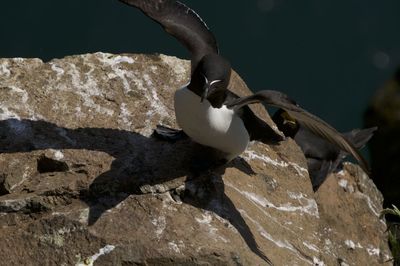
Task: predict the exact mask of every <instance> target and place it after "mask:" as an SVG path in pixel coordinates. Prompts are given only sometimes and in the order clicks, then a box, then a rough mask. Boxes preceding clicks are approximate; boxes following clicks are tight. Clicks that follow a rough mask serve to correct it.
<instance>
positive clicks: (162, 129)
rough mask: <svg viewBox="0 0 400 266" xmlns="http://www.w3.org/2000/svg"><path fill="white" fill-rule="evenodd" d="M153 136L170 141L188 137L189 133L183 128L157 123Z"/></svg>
mask: <svg viewBox="0 0 400 266" xmlns="http://www.w3.org/2000/svg"><path fill="white" fill-rule="evenodd" d="M153 136H154V137H156V138H158V139H161V140H165V141H169V142H176V141H178V140H182V139H186V138H187V135H186V134H185V132H183V130H178V129H174V128H169V127H166V126H162V125H157V127H156V129H154V132H153Z"/></svg>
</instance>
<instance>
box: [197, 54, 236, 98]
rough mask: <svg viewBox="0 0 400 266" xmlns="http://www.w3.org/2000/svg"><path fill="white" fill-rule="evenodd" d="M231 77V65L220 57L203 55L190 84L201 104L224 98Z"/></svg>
mask: <svg viewBox="0 0 400 266" xmlns="http://www.w3.org/2000/svg"><path fill="white" fill-rule="evenodd" d="M230 76H231V65H230V63H229V62H228V61H227V60H226V59H224V58H223V57H222V56H220V55H217V54H208V55H205V56H204V57H203V58H202V59H201V60H200V62H199V64H198V65H197V67H196V69H195V71H194V73H193V76H192V82H194V85H195V86H196V87H197V88H196V91H197V93H198V95H199V96H200V97H201V101H202V102H203V101H204V100H205V99H207V100H209V101H210V102H213V100H216V99H220V98H221V97H223V98H224V97H225V94H226V89H227V87H228V84H229V80H230Z"/></svg>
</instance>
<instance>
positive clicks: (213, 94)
mask: <svg viewBox="0 0 400 266" xmlns="http://www.w3.org/2000/svg"><path fill="white" fill-rule="evenodd" d="M120 1H122V2H123V3H125V4H128V5H130V6H133V7H136V8H139V9H140V10H141V11H142V12H143V13H144V14H145V15H147V16H148V17H150V18H151V19H153V20H154V21H156V22H157V23H159V24H160V25H161V26H162V27H163V28H164V29H165V31H166V32H168V33H169V34H171V35H172V36H174V37H175V38H176V39H177V40H178V41H179V42H181V43H182V44H183V45H184V46H185V47H186V48H187V49H188V50H189V51H190V53H191V80H190V82H189V84H188V85H186V86H184V87H183V88H181V89H179V90H177V91H176V92H175V99H174V105H175V116H176V120H177V122H178V124H179V126H180V127H181V128H182V129H183V132H184V133H185V134H186V135H188V136H189V137H190V138H191V139H193V140H194V141H195V142H197V143H200V144H202V145H205V146H209V147H212V148H214V149H215V150H218V151H219V152H222V154H223V160H224V162H228V161H230V160H232V159H234V158H235V157H237V156H238V155H240V154H241V153H242V152H243V151H244V150H245V149H246V148H247V146H248V144H249V142H250V141H252V140H258V141H262V142H264V143H277V142H278V141H281V140H283V139H284V138H283V137H282V136H281V135H280V134H278V133H276V132H275V131H274V130H273V129H272V128H271V127H270V126H268V125H267V124H266V123H265V122H264V121H263V120H261V119H260V118H258V117H257V116H256V115H255V114H254V113H253V112H252V111H251V110H250V108H249V106H248V105H249V104H253V103H265V104H267V105H271V106H274V107H278V108H282V109H284V110H286V111H287V112H288V113H289V114H290V115H291V116H292V117H294V118H295V119H296V120H298V121H299V122H302V124H303V125H304V126H305V127H307V128H308V129H309V130H311V131H312V132H313V133H315V134H316V135H317V136H320V137H322V138H324V139H326V140H327V141H329V142H330V143H332V144H333V145H335V146H337V147H339V149H341V150H344V151H346V152H348V153H350V154H352V155H353V156H354V157H355V158H356V159H357V160H358V161H360V162H361V164H362V166H363V167H364V169H367V165H366V163H365V161H364V160H363V158H362V156H361V155H360V154H359V153H358V151H357V149H356V148H355V147H354V146H353V144H352V143H350V142H349V141H348V140H347V139H345V138H344V137H343V136H342V135H341V134H339V133H338V132H337V131H336V130H335V129H334V128H332V127H331V126H329V125H328V124H327V123H326V122H324V121H322V120H321V119H319V118H318V117H316V116H314V115H312V114H310V113H309V112H307V111H305V110H304V109H302V108H300V107H299V106H298V105H297V104H296V103H295V102H294V101H292V100H291V99H289V98H288V97H287V96H286V95H285V94H283V93H281V92H278V91H260V92H258V93H255V94H253V95H251V96H248V97H239V96H237V95H236V94H234V93H233V92H232V91H230V90H228V84H229V82H230V78H231V71H232V69H231V65H230V63H229V62H228V61H227V60H226V59H225V58H223V57H222V56H221V55H219V51H218V46H217V42H216V39H215V37H214V35H213V34H212V33H211V31H210V30H209V28H208V27H207V25H206V24H205V23H204V21H203V20H202V19H201V18H200V17H199V15H197V13H196V12H194V11H193V10H192V9H190V8H189V7H187V6H186V5H184V4H182V3H181V2H178V1H175V0H120ZM156 132H157V134H159V135H161V136H164V137H165V138H167V139H168V138H169V139H172V140H176V138H177V136H182V132H181V131H178V130H174V129H169V128H165V127H158V129H156ZM256 252H257V254H258V255H259V256H260V257H261V258H263V259H264V260H265V261H266V262H267V263H268V264H270V265H272V262H271V261H270V260H269V259H268V257H267V256H265V255H264V254H263V253H262V252H261V251H259V250H258V248H257V250H256Z"/></svg>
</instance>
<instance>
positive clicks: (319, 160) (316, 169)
mask: <svg viewBox="0 0 400 266" xmlns="http://www.w3.org/2000/svg"><path fill="white" fill-rule="evenodd" d="M272 120H273V121H274V122H275V124H276V125H277V127H278V128H279V130H280V131H282V132H283V133H284V134H285V136H286V137H291V138H292V139H294V140H295V141H296V143H297V144H298V145H299V146H300V148H301V149H302V151H303V153H304V155H305V157H306V159H307V166H308V172H309V175H310V178H311V183H312V185H313V189H314V191H316V190H318V188H319V186H320V185H321V184H322V183H323V182H324V181H325V179H326V178H327V176H328V175H329V174H330V173H332V172H334V171H336V170H338V169H339V168H340V165H341V162H342V161H343V159H344V158H345V157H346V156H348V155H349V154H348V152H346V151H344V150H342V149H340V148H339V146H337V145H333V144H332V143H331V142H329V141H327V140H326V139H324V138H321V137H319V136H317V135H315V134H314V133H313V132H312V131H310V130H309V129H308V128H307V127H306V126H303V125H301V123H299V122H297V121H296V120H295V119H293V118H292V117H290V115H289V114H288V113H287V112H286V111H284V110H282V109H279V110H278V111H276V112H275V114H274V115H273V117H272ZM376 130H377V127H371V128H366V129H354V130H352V131H350V132H346V133H342V136H343V138H344V139H346V140H347V141H348V142H349V143H351V144H352V145H353V147H355V148H356V149H362V148H363V147H364V146H365V144H366V143H367V142H368V141H369V140H370V139H371V138H372V136H373V134H374V132H375V131H376Z"/></svg>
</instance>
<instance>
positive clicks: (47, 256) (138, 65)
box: [0, 53, 391, 266]
mask: <svg viewBox="0 0 400 266" xmlns="http://www.w3.org/2000/svg"><path fill="white" fill-rule="evenodd" d="M188 76H189V62H188V61H184V60H180V59H178V58H175V57H169V56H165V55H112V54H105V53H96V54H86V55H77V56H70V57H66V58H63V59H54V60H52V61H50V62H47V63H44V62H42V61H41V60H39V59H22V58H15V59H0V236H1V241H0V254H6V256H4V255H3V256H2V259H1V261H0V265H92V264H94V265H266V262H265V261H264V260H263V258H264V257H265V256H267V257H268V258H269V259H270V260H271V261H272V262H273V263H274V264H275V265H343V266H344V265H380V264H384V265H390V264H391V263H390V262H386V263H385V261H387V260H388V259H389V258H390V256H391V255H390V251H389V249H388V245H387V236H386V234H385V229H386V226H385V223H384V222H383V221H382V220H379V217H378V216H379V213H380V211H381V208H382V196H381V194H380V192H379V191H378V190H377V189H376V187H375V185H374V184H373V182H372V181H371V180H370V179H369V178H368V177H367V176H366V175H365V174H364V173H363V172H362V170H361V169H360V168H359V167H358V166H355V165H352V164H345V167H344V169H343V170H342V171H340V172H339V173H337V174H332V175H331V176H329V177H328V179H327V180H326V181H325V183H324V184H323V185H322V186H321V187H320V189H319V191H318V192H317V193H315V194H314V193H313V190H312V186H311V182H310V180H309V177H308V172H307V169H306V161H305V159H304V157H303V155H302V153H301V151H300V149H299V148H298V146H297V145H296V144H295V143H294V141H292V140H290V139H288V140H286V141H284V142H281V143H280V144H278V145H273V146H268V145H265V144H262V143H258V142H255V143H253V144H252V145H251V146H250V147H249V148H248V149H247V150H246V151H245V152H244V153H243V154H242V155H241V157H239V158H236V159H235V160H233V161H232V162H231V163H230V164H228V165H227V166H225V167H220V168H218V169H216V170H215V171H212V172H210V171H209V172H207V173H203V174H201V175H199V174H194V172H193V171H192V168H191V165H192V164H193V161H195V160H196V159H198V158H202V157H207V156H209V150H208V149H207V148H205V147H201V146H199V145H197V144H195V143H193V142H192V141H190V140H182V141H177V142H176V143H166V142H163V141H160V140H158V139H155V138H154V137H152V136H151V134H152V131H153V129H154V128H155V126H156V125H157V124H163V125H166V126H170V127H174V128H177V125H176V122H175V116H174V110H173V93H174V91H175V90H176V89H178V88H180V87H182V86H183V85H184V84H186V83H187V82H188V78H189V77H188ZM231 88H232V89H234V90H235V91H236V92H237V93H238V94H239V95H245V94H249V93H250V91H249V90H248V88H247V87H246V86H245V84H244V83H243V81H242V80H241V79H240V77H239V76H237V75H236V74H234V76H233V81H232V84H231ZM252 108H254V109H253V110H254V111H255V112H257V114H258V115H259V116H260V117H262V118H263V119H264V120H265V121H267V122H268V123H271V120H270V119H269V116H268V115H267V113H266V112H265V110H264V109H263V107H261V106H254V107H252ZM271 126H273V125H272V124H271Z"/></svg>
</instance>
